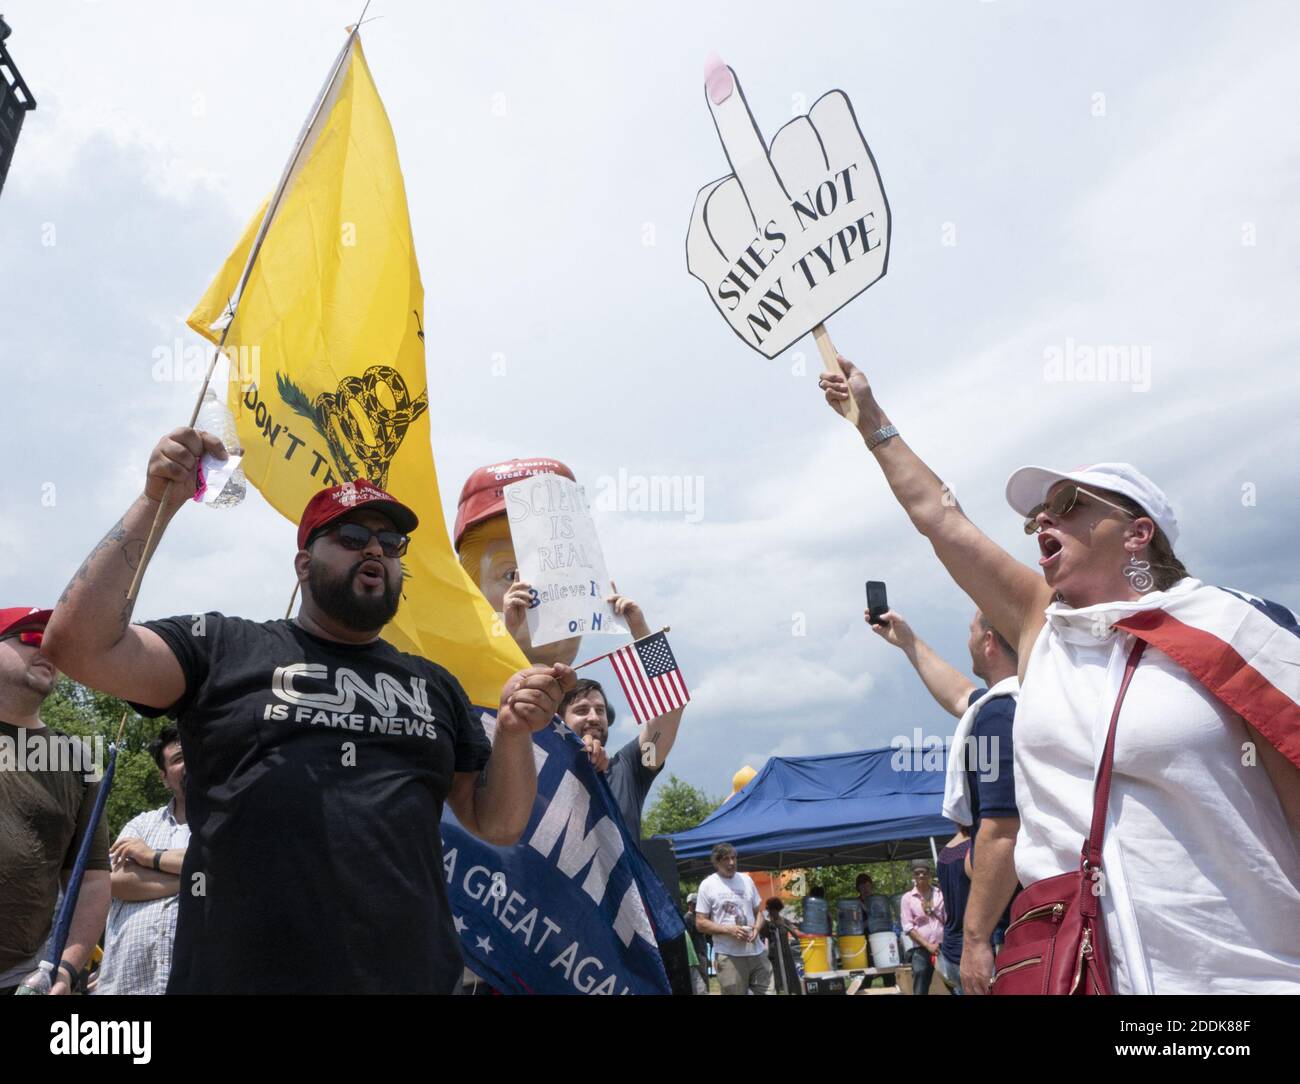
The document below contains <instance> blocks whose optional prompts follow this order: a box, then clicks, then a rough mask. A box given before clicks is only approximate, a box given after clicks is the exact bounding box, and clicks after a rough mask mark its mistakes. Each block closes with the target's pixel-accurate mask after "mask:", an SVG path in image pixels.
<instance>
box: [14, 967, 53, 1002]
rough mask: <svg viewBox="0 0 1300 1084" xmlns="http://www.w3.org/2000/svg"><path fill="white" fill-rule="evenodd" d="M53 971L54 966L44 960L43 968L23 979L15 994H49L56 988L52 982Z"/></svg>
mask: <svg viewBox="0 0 1300 1084" xmlns="http://www.w3.org/2000/svg"><path fill="white" fill-rule="evenodd" d="M53 970H54V965H53V964H51V963H50V961H49V960H42V961H41V966H40V967H38V968H37V969H36V970H35V971H33V972H32V973H31V974H30V975H28V976H27V978H25V979H23V981H22V982H21V983H20V984H19V986H18V989H17V991H15V992H16V993H19V994H48V993H49V992H50V990H52V989H53V988H54V983H53V982H51V981H50V973H51V972H52V971H53Z"/></svg>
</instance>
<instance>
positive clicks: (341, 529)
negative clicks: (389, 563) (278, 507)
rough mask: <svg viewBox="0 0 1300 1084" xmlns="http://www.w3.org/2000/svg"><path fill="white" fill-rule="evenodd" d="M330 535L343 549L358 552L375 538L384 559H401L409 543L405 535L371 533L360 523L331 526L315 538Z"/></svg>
mask: <svg viewBox="0 0 1300 1084" xmlns="http://www.w3.org/2000/svg"><path fill="white" fill-rule="evenodd" d="M331 533H332V534H333V535H335V537H337V538H338V540H339V545H341V546H342V547H343V548H344V549H347V550H356V551H358V552H360V551H361V550H363V549H365V548H366V547H367V546H368V545H370V540H371V539H372V538H377V539H379V548H380V549H381V550H383V551H384V556H385V557H401V556H402V555H403V554H405V553H406V547H407V545H408V544H409V543H410V541H411V539H410V538H409V537H408V536H407V535H404V534H398V532H397V531H372V530H371V529H370V528H369V527H365V526H363V525H362V524H360V523H339V524H331V525H330V526H328V527H325V528H322V529H321V530H320V531H318V532H317V534H316V537H317V538H319V537H320V536H321V535H323V534H331Z"/></svg>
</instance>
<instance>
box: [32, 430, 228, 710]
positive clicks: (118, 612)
mask: <svg viewBox="0 0 1300 1084" xmlns="http://www.w3.org/2000/svg"><path fill="white" fill-rule="evenodd" d="M204 452H210V453H212V454H213V455H215V456H217V457H218V458H220V459H224V458H226V451H225V449H224V448H223V447H222V445H221V442H220V441H219V440H218V439H217V438H216V437H214V436H213V435H212V434H211V433H203V432H200V431H198V430H196V429H174V430H172V431H171V432H170V433H169V434H167V436H165V437H163V439H162V440H160V441H159V442H158V445H157V446H156V447H155V448H154V450H153V454H152V455H151V456H150V457H149V468H148V472H147V475H146V478H145V487H144V492H143V493H141V494H140V496H139V497H137V498H136V499H135V501H134V502H133V503H132V504H131V507H130V508H128V509H127V510H126V514H125V515H124V516H123V517H122V518H121V519H120V520H118V521H117V523H116V524H115V525H114V526H113V527H112V529H111V530H110V531H109V532H108V534H106V535H105V536H104V538H103V539H102V540H101V541H100V543H99V545H97V546H96V547H95V548H94V549H93V550H91V552H90V556H89V557H87V558H86V559H85V561H83V562H82V565H81V567H80V568H79V569H78V570H77V573H76V575H75V576H73V577H72V581H71V582H70V583H69V584H68V586H67V589H66V590H65V591H64V592H63V595H62V597H61V598H60V599H59V601H58V603H57V605H56V606H55V607H54V613H53V614H52V615H51V617H50V620H49V623H48V624H47V625H46V627H45V638H44V642H43V643H42V645H41V651H42V653H43V654H44V655H45V656H46V657H47V658H49V659H50V661H51V662H53V663H54V665H55V666H57V667H58V668H59V669H60V670H62V671H63V672H64V673H65V674H67V675H68V676H69V677H71V678H73V679H74V680H76V681H80V682H81V683H82V684H84V685H89V686H90V687H91V688H93V689H98V690H100V691H101V692H106V693H111V694H112V695H113V696H118V697H121V698H122V699H124V700H131V701H134V702H135V703H138V704H146V705H148V706H150V707H156V708H166V707H170V706H171V705H172V704H174V703H175V702H176V701H177V700H179V699H180V698H181V696H182V695H183V694H184V692H185V676H184V673H183V672H182V670H181V667H180V664H179V663H178V662H177V661H176V656H175V655H173V654H172V651H171V648H169V647H168V646H167V644H166V643H165V642H164V641H163V639H162V638H161V637H160V636H158V635H157V634H156V633H154V632H151V631H150V630H149V629H146V628H141V627H140V626H138V625H132V624H131V611H132V609H133V608H134V603H133V602H130V601H128V600H127V597H126V596H127V592H128V590H129V589H130V587H131V580H132V578H133V577H134V575H135V570H136V568H137V567H138V566H139V564H140V561H141V560H142V559H143V557H144V549H145V544H146V541H147V539H148V537H149V528H150V526H151V524H152V523H153V519H154V515H155V514H156V512H157V511H158V507H159V505H160V504H161V505H162V506H163V522H162V525H163V526H166V524H167V523H169V522H170V521H171V518H172V516H174V515H175V514H176V512H177V510H178V509H179V508H180V507H181V505H182V504H184V503H185V501H186V500H188V499H189V497H190V496H191V495H192V494H193V493H194V489H195V468H196V467H197V466H198V462H199V457H200V456H201V455H202V454H203V453H204ZM169 482H170V483H171V486H170V488H169V487H168V483H169ZM160 536H161V532H160Z"/></svg>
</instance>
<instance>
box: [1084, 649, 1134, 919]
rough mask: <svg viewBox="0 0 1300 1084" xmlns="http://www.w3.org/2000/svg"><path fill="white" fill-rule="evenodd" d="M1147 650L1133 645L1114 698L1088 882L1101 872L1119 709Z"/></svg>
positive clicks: (1087, 851) (1087, 858)
mask: <svg viewBox="0 0 1300 1084" xmlns="http://www.w3.org/2000/svg"><path fill="white" fill-rule="evenodd" d="M1146 646H1147V642H1146V641H1145V640H1138V641H1137V643H1135V644H1134V645H1133V650H1132V651H1130V652H1129V656H1128V662H1127V663H1126V664H1125V666H1124V678H1123V680H1122V681H1121V682H1120V683H1119V695H1118V696H1116V697H1115V710H1114V711H1113V712H1111V716H1110V731H1109V733H1107V735H1106V748H1105V749H1104V750H1103V751H1102V754H1101V765H1100V767H1099V768H1098V769H1097V783H1096V787H1095V788H1094V790H1093V799H1092V827H1091V829H1089V831H1088V838H1087V839H1086V840H1085V841H1084V844H1083V869H1084V874H1085V878H1084V879H1085V881H1086V880H1087V879H1088V878H1087V874H1088V871H1089V870H1090V869H1100V868H1101V843H1102V837H1103V836H1104V835H1105V832H1106V807H1107V805H1108V804H1109V802H1110V774H1111V768H1112V767H1113V766H1114V760H1115V730H1116V724H1117V723H1118V722H1119V709H1120V708H1121V707H1123V705H1124V694H1125V693H1127V692H1128V686H1129V682H1130V681H1132V680H1133V671H1135V670H1136V669H1137V664H1138V660H1139V659H1140V658H1141V657H1142V652H1143V651H1145V650H1146ZM1090 888H1091V886H1087V887H1086V888H1085V895H1086V896H1090V897H1091V898H1092V899H1093V900H1094V901H1095V900H1096V896H1095V895H1094V894H1093V893H1092V892H1091V891H1090Z"/></svg>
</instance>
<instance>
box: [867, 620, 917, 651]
mask: <svg viewBox="0 0 1300 1084" xmlns="http://www.w3.org/2000/svg"><path fill="white" fill-rule="evenodd" d="M862 620H864V621H865V622H866V623H867V627H868V628H870V629H871V631H872V632H874V633H875V634H876V635H877V636H879V637H880V638H881V639H882V640H884V641H885V642H886V643H890V644H893V645H894V646H895V647H900V648H902V649H903V650H904V651H906V650H907V649H908V648H910V647H911V646H912V645H913V644H915V643H916V633H914V632H913V631H912V626H911V625H909V624H908V623H907V622H906V621H904V620H903V615H902V614H900V613H895V612H894V611H893V610H886V611H885V612H884V613H883V614H881V615H880V620H881V623H880V624H879V625H873V624H872V623H871V611H870V610H863V611H862Z"/></svg>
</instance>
